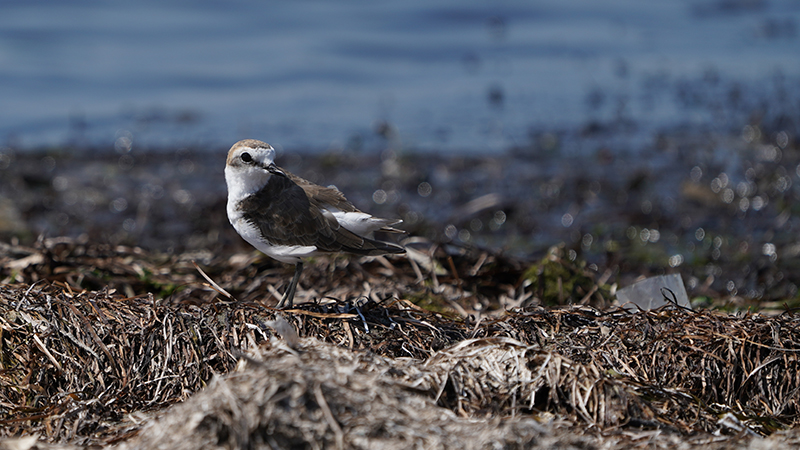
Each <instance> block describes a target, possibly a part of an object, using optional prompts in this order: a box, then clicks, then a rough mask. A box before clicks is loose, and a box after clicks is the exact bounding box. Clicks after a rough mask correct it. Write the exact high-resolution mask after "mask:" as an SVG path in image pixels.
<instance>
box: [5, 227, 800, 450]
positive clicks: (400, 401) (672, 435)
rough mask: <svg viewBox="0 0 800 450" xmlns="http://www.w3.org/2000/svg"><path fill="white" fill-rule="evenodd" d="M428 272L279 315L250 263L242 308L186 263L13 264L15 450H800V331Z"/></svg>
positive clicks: (121, 254)
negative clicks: (94, 449)
mask: <svg viewBox="0 0 800 450" xmlns="http://www.w3.org/2000/svg"><path fill="white" fill-rule="evenodd" d="M424 252H425V253H427V254H429V255H433V258H432V260H431V259H430V258H428V259H427V262H426V260H425V259H424V258H419V259H418V261H417V262H410V260H405V259H398V260H386V259H382V258H378V259H371V260H362V261H357V260H350V259H342V258H333V259H320V260H318V261H316V262H314V263H313V264H311V265H310V267H309V270H308V273H307V274H306V275H307V278H304V281H303V283H302V284H303V286H306V289H305V290H303V291H302V292H301V293H300V294H299V297H298V298H299V299H301V300H302V299H312V298H316V299H319V300H318V301H317V302H314V303H306V304H303V305H300V306H299V307H298V308H297V309H295V310H292V311H289V312H277V311H275V310H273V309H271V308H269V307H268V306H265V304H267V305H272V304H274V302H275V301H276V300H275V298H274V295H273V294H272V293H271V291H274V290H275V286H277V287H278V288H279V289H280V288H282V286H283V284H282V283H285V281H287V280H286V279H285V276H286V274H287V271H286V270H285V269H283V268H280V267H277V268H272V267H270V266H266V265H265V264H263V263H259V262H253V261H250V260H249V259H247V258H244V259H242V258H238V259H237V258H234V259H233V260H232V261H231V260H227V261H214V260H208V261H206V262H208V264H207V265H205V266H204V267H205V270H206V271H207V272H209V275H210V276H211V277H212V278H213V279H214V280H215V281H216V282H218V283H219V284H220V285H221V286H222V287H223V288H224V289H226V290H229V291H231V292H232V293H233V294H234V296H236V298H238V300H237V301H227V300H226V301H222V300H224V297H222V296H220V295H219V294H218V293H217V292H215V291H214V290H213V289H211V288H209V287H208V286H207V285H204V281H203V278H202V277H201V276H200V275H199V273H198V272H197V270H196V269H195V268H194V266H193V265H192V264H191V261H190V259H191V258H190V257H170V258H166V257H159V256H153V255H148V254H146V253H144V252H142V251H141V250H137V249H130V248H110V247H91V246H85V245H81V244H78V243H74V242H60V243H59V242H50V243H45V244H43V246H42V247H41V248H37V249H23V248H11V247H7V248H4V250H3V253H2V254H0V258H2V259H0V264H1V265H2V266H3V267H4V269H3V272H2V273H3V276H5V278H6V282H7V283H8V284H3V285H0V346H1V347H0V358H1V359H0V363H1V366H0V423H1V424H2V427H0V435H2V436H3V437H6V438H10V437H22V436H29V435H37V436H39V438H40V443H39V444H38V445H40V446H46V443H55V444H63V445H77V446H85V445H112V444H123V445H125V446H128V447H137V448H154V447H156V446H160V447H162V448H201V447H202V448H212V447H213V448H216V447H221V448H245V447H247V448H262V447H263V448H270V447H272V448H288V447H303V448H336V447H347V448H375V447H377V446H381V447H386V448H401V447H402V448H407V447H410V446H419V447H425V448H452V447H457V446H458V447H461V446H465V445H466V447H467V448H470V447H471V448H488V447H496V446H501V447H506V448H523V447H524V448H529V447H535V446H539V447H540V448H546V447H551V446H554V445H556V443H559V444H558V445H561V446H562V447H563V448H569V447H581V448H585V447H587V446H588V447H592V446H603V447H606V448H626V447H628V446H630V445H644V446H655V447H663V448H672V447H675V446H678V447H684V448H690V447H695V446H701V445H702V446H706V447H708V446H711V447H716V448H728V447H730V446H735V445H738V444H737V443H741V442H744V441H742V439H751V438H752V437H753V436H770V437H769V439H770V440H768V441H763V442H762V441H760V440H758V439H759V438H755V439H756V441H753V445H756V444H758V445H760V443H763V444H764V445H766V444H767V443H770V442H773V443H775V442H796V441H797V437H796V436H795V433H794V431H793V429H794V427H797V426H798V391H799V390H800V376H799V375H798V373H800V372H798V370H797V369H798V359H797V358H798V352H800V331H798V320H800V319H798V316H797V315H796V314H794V313H793V312H791V311H787V312H785V313H783V314H780V315H777V316H773V317H767V316H762V315H759V314H739V315H729V314H725V313H721V312H715V311H699V312H695V311H688V310H683V309H669V308H668V309H662V310H656V311H642V312H635V313H632V312H627V311H623V310H621V309H614V308H612V307H610V306H609V304H608V303H609V299H608V298H607V295H608V294H607V293H608V286H607V285H605V284H604V281H605V279H607V277H603V276H601V275H598V274H591V273H590V272H588V271H586V270H585V269H582V268H580V267H577V266H574V265H570V263H568V262H565V261H564V260H563V259H561V258H559V257H558V254H557V253H554V254H553V255H551V256H550V257H549V259H548V261H550V262H551V263H554V264H559V265H561V266H562V267H564V269H565V271H566V272H565V273H572V274H573V276H575V277H579V279H577V281H576V280H571V281H575V282H574V283H572V285H573V287H572V288H571V290H570V291H569V292H565V291H563V289H562V291H561V292H560V293H558V294H557V295H560V296H564V297H565V298H566V299H567V300H571V301H573V302H575V303H580V302H581V301H584V303H588V304H586V305H574V306H558V307H543V306H541V305H543V304H546V303H547V302H546V301H544V299H542V298H540V297H541V295H543V294H542V293H544V292H547V291H548V289H545V288H544V287H543V285H542V284H541V283H549V282H554V283H555V284H557V285H559V286H562V287H563V286H565V285H566V284H565V280H562V279H559V280H558V281H557V282H555V280H546V279H543V277H542V276H541V273H543V271H542V270H538V271H537V270H531V269H530V268H529V267H527V266H525V265H524V264H521V263H519V262H518V261H513V260H509V259H506V258H504V257H503V256H502V255H491V254H487V253H481V252H472V251H468V250H467V249H459V248H425V249H424ZM194 256H195V257H197V256H198V255H194ZM201 256H202V255H201ZM26 258H27V260H26ZM198 259H200V258H198ZM431 261H433V263H431ZM212 269H214V270H212ZM532 273H533V274H534V276H532V275H531V274H532ZM559 276H561V275H559ZM537 283H538V284H537ZM587 283H588V284H587ZM592 283H594V287H592V286H591V284H592ZM99 286H103V287H102V288H99V289H97V288H96V287H99ZM309 286H313V289H312V288H309ZM154 293H159V295H162V296H163V297H162V298H159V295H154ZM131 294H132V295H131ZM268 294H269V295H268ZM265 295H266V296H267V298H266V299H265ZM415 303H416V304H415ZM419 304H423V305H426V306H427V309H426V308H421V307H420V306H418V305H419ZM505 309H507V310H505ZM275 329H278V330H280V331H279V334H282V335H285V336H283V338H284V339H278V338H277V337H276V333H275V331H274V330H275ZM295 333H296V334H297V335H298V336H299V339H296V338H293V335H294V334H295ZM237 367H238V369H237ZM225 374H227V375H225ZM212 380H213V381H212ZM203 388H206V389H205V390H204V391H203V392H202V393H199V394H197V392H198V391H201V390H203ZM174 404H178V405H176V406H175V407H173V408H171V409H167V408H168V407H170V406H171V405H174ZM144 424H148V425H147V426H145V427H144V428H142V427H143V425H144ZM167 431H168V432H167ZM9 442H12V441H6V443H9ZM26 448H30V447H26Z"/></svg>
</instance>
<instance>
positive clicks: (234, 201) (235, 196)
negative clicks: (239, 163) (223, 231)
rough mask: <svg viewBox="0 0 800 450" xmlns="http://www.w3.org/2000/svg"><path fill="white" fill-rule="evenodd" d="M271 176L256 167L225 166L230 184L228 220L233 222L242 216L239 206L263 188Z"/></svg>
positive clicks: (226, 176)
mask: <svg viewBox="0 0 800 450" xmlns="http://www.w3.org/2000/svg"><path fill="white" fill-rule="evenodd" d="M270 176H271V174H270V173H269V172H267V171H266V170H263V169H260V168H254V167H246V168H233V167H231V166H225V182H226V183H227V184H228V218H229V219H231V220H233V218H234V217H238V216H240V215H241V214H242V212H241V211H239V210H238V208H237V205H238V204H239V202H241V201H242V200H244V199H245V198H247V197H248V196H250V195H253V194H255V193H256V192H258V191H260V190H261V188H263V187H264V186H265V185H266V184H267V181H269V177H270Z"/></svg>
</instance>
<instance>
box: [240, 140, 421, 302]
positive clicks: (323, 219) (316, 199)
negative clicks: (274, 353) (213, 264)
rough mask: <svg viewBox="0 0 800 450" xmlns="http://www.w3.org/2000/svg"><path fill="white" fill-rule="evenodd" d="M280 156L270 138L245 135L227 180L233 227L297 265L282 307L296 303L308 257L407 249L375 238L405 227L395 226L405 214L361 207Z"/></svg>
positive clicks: (266, 250) (262, 248)
mask: <svg viewBox="0 0 800 450" xmlns="http://www.w3.org/2000/svg"><path fill="white" fill-rule="evenodd" d="M274 159H275V150H274V149H273V148H272V146H270V145H269V144H267V143H265V142H261V141H257V140H255V139H245V140H243V141H239V142H237V143H235V144H233V147H231V149H230V151H229V152H228V161H227V164H226V165H225V182H226V183H227V184H228V208H227V209H228V220H230V222H231V225H233V228H235V229H236V231H237V232H238V233H239V235H240V236H241V237H242V238H244V240H245V241H247V242H249V243H250V245H252V246H253V247H255V248H257V249H258V250H260V251H262V252H263V253H265V254H267V255H268V256H270V257H272V258H274V259H276V260H278V261H281V262H284V263H287V264H294V265H295V271H294V277H293V278H292V282H291V283H290V284H289V287H288V288H287V289H286V292H285V293H284V294H283V298H282V299H281V301H280V303H278V308H291V307H292V304H293V301H294V293H295V290H296V289H297V282H298V281H299V280H300V274H301V273H302V272H303V260H302V258H304V257H307V256H314V255H319V254H321V253H331V252H346V253H354V254H357V255H382V254H386V253H404V252H405V249H404V248H403V247H401V246H399V245H396V244H392V243H389V242H382V241H376V240H374V239H372V233H373V232H375V231H385V232H393V233H403V231H401V230H398V229H396V228H392V225H395V224H398V223H400V222H402V220H393V219H379V218H377V217H373V216H371V215H369V214H367V213H364V212H361V211H359V210H358V209H357V208H356V207H355V206H353V204H352V203H350V202H349V201H347V199H346V198H345V197H344V195H343V194H342V193H341V192H339V191H338V190H337V189H336V188H333V187H322V186H318V185H316V184H314V183H311V182H310V181H306V180H304V179H302V178H300V177H298V176H296V175H294V174H292V173H289V172H288V171H286V170H283V169H281V168H280V167H278V166H276V165H275V163H274Z"/></svg>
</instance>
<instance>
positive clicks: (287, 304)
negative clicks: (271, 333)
mask: <svg viewBox="0 0 800 450" xmlns="http://www.w3.org/2000/svg"><path fill="white" fill-rule="evenodd" d="M301 273H303V262H302V261H300V262H298V263H297V264H295V265H294V277H292V282H291V283H289V287H288V288H286V292H285V293H284V294H283V298H282V299H281V301H280V303H278V309H287V308H291V307H292V305H293V304H294V292H295V291H296V290H297V283H298V282H299V281H300V274H301Z"/></svg>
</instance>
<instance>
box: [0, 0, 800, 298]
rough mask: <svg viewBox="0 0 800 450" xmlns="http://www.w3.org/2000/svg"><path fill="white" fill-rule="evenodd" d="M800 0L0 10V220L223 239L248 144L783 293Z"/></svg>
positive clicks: (476, 214) (358, 183) (426, 224)
mask: <svg viewBox="0 0 800 450" xmlns="http://www.w3.org/2000/svg"><path fill="white" fill-rule="evenodd" d="M799 24H800V2H797V1H795V0H673V1H666V2H665V1H642V0H604V1H596V0H574V1H563V0H557V1H556V0H552V1H550V0H548V1H536V2H532V1H476V0H458V1H439V2H430V1H418V0H404V1H392V2H366V1H339V2H325V1H296V2H260V1H254V0H246V1H239V2H235V3H230V2H213V1H201V2H182V1H152V0H145V1H139V2H132V3H119V2H95V1H73V2H58V1H52V0H41V1H36V0H34V1H27V2H19V3H15V4H4V5H3V6H2V14H0V80H2V82H0V177H1V178H0V236H3V237H4V238H6V239H7V240H8V241H9V242H12V243H15V244H20V243H21V244H32V243H33V242H35V241H36V240H37V239H40V238H43V237H56V236H72V237H77V238H80V239H82V240H83V241H85V242H107V243H110V244H129V245H138V246H142V247H146V248H150V249H155V250H158V251H163V252H167V253H173V252H181V251H189V250H192V251H195V250H204V251H209V252H210V253H209V254H224V253H230V252H232V251H234V250H237V249H238V250H246V249H247V248H248V247H246V244H244V243H243V241H241V239H239V238H238V236H236V235H235V233H234V232H233V231H232V229H231V228H230V226H229V225H228V224H227V219H226V217H225V214H224V204H225V183H224V179H223V176H222V168H223V166H224V158H225V153H226V151H227V149H228V148H229V147H230V145H231V144H232V143H233V142H235V141H237V140H239V139H243V138H256V139H261V140H264V141H267V142H269V143H271V144H273V145H274V146H275V147H276V148H277V149H278V150H279V156H278V159H279V161H278V163H279V164H280V165H281V166H283V167H286V168H288V169H289V170H292V171H294V172H296V173H297V174H299V175H301V176H303V177H305V178H308V179H310V180H312V181H315V182H318V183H322V184H325V185H329V184H335V185H336V186H337V187H338V188H339V189H341V190H342V191H343V192H345V193H346V194H347V196H348V197H349V198H350V199H351V200H352V201H353V202H354V203H355V204H356V205H357V206H358V207H360V208H362V209H365V210H367V211H370V212H373V213H376V214H381V215H386V216H397V217H402V218H403V219H404V221H405V223H406V227H407V229H408V230H409V231H411V232H412V233H413V234H414V235H416V236H420V237H422V238H425V239H430V240H432V241H437V242H446V243H447V242H449V243H453V244H458V245H468V246H479V247H487V248H492V249H495V250H500V251H503V252H506V253H508V254H510V255H513V256H515V257H520V258H524V259H528V260H533V259H536V258H540V257H541V256H542V255H543V254H544V252H546V251H547V249H548V248H550V247H551V246H556V245H561V248H562V251H563V254H564V255H565V257H566V258H569V259H571V260H586V261H587V264H589V267H592V268H593V269H594V270H597V271H599V272H601V273H602V272H603V271H610V272H609V273H611V274H612V275H614V276H617V275H619V276H620V277H623V276H630V277H636V276H640V275H648V274H658V273H667V272H676V271H677V272H681V273H683V274H684V277H685V279H687V280H688V281H687V284H688V287H689V289H690V291H692V295H693V296H695V297H696V296H709V297H715V296H716V297H718V296H730V297H731V298H740V299H744V300H747V301H750V300H753V301H764V302H766V301H768V300H769V301H772V300H776V299H786V298H798V288H797V285H798V284H800V264H798V263H797V262H796V261H797V257H798V255H800V240H798V238H797V235H798V232H800V201H799V200H800V183H798V181H800V154H798V151H797V139H796V137H797V132H798V127H800V51H799V50H798V49H800V39H799V38H798V31H799V30H798V26H799Z"/></svg>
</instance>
